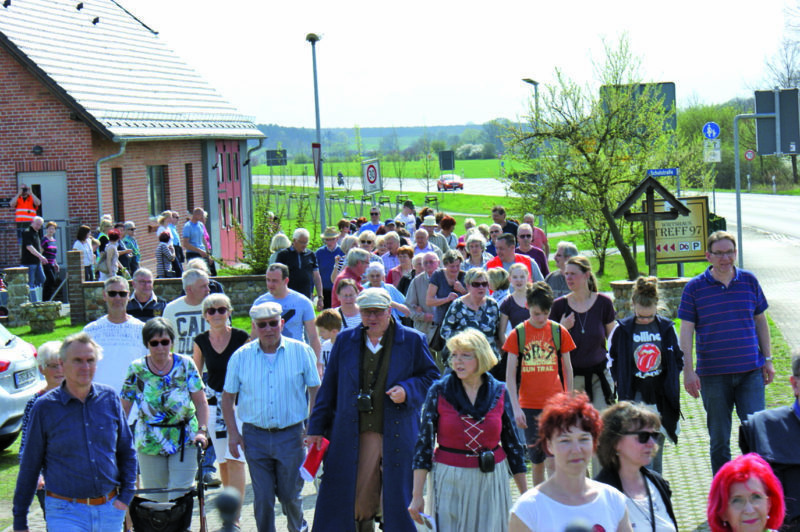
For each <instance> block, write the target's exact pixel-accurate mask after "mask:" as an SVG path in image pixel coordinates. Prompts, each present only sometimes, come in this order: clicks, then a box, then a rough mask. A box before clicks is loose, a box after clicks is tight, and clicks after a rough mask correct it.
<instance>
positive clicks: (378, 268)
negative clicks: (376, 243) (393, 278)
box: [365, 261, 386, 275]
mask: <svg viewBox="0 0 800 532" xmlns="http://www.w3.org/2000/svg"><path fill="white" fill-rule="evenodd" d="M373 272H380V274H381V275H386V268H385V267H384V266H383V262H378V261H374V262H370V263H369V266H367V271H366V272H365V273H366V274H367V275H369V274H370V273H373Z"/></svg>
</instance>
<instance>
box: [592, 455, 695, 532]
mask: <svg viewBox="0 0 800 532" xmlns="http://www.w3.org/2000/svg"><path fill="white" fill-rule="evenodd" d="M639 471H641V472H642V474H643V475H644V478H645V479H647V480H649V481H650V482H652V483H653V484H654V485H655V487H656V489H657V490H658V492H659V493H660V494H661V498H662V499H663V500H664V505H665V506H666V507H667V513H668V514H669V518H670V519H672V523H673V524H674V525H675V530H680V529H679V528H678V521H677V519H675V513H674V512H673V511H672V490H671V489H670V488H669V482H667V481H666V480H664V478H663V477H662V476H661V475H659V474H658V473H656V472H655V471H651V470H650V469H647V468H646V467H643V468H641V469H640V470H639ZM594 479H595V480H596V481H597V482H602V483H603V484H608V485H609V486H612V487H614V488H617V489H618V490H619V491H622V480H621V479H620V478H619V472H618V471H617V470H616V469H612V468H609V467H604V468H603V469H602V471H600V473H599V474H598V475H597V476H596V477H594Z"/></svg>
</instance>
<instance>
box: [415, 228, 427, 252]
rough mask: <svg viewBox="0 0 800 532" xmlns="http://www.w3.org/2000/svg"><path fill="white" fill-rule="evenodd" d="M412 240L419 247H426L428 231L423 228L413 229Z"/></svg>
mask: <svg viewBox="0 0 800 532" xmlns="http://www.w3.org/2000/svg"><path fill="white" fill-rule="evenodd" d="M414 242H415V243H416V244H417V248H419V249H425V248H426V247H428V232H427V231H426V230H425V229H417V230H416V231H414Z"/></svg>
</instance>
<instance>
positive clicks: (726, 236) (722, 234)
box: [706, 231, 736, 253]
mask: <svg viewBox="0 0 800 532" xmlns="http://www.w3.org/2000/svg"><path fill="white" fill-rule="evenodd" d="M720 240H730V241H731V243H732V244H733V249H734V251H735V250H736V237H735V236H733V234H731V233H729V232H727V231H714V232H713V233H711V234H710V235H708V240H706V250H708V252H709V253H710V252H711V246H713V245H714V243H715V242H719V241H720Z"/></svg>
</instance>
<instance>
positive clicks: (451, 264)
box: [442, 249, 462, 275]
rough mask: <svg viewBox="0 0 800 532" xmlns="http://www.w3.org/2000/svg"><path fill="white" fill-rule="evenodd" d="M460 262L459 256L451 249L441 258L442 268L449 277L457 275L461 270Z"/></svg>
mask: <svg viewBox="0 0 800 532" xmlns="http://www.w3.org/2000/svg"><path fill="white" fill-rule="evenodd" d="M461 260H462V259H461V254H460V253H459V252H458V251H456V250H454V249H451V250H448V251H447V253H445V254H444V255H443V256H442V266H443V267H444V269H445V270H447V272H448V273H449V274H450V275H458V272H459V271H460V270H461Z"/></svg>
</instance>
